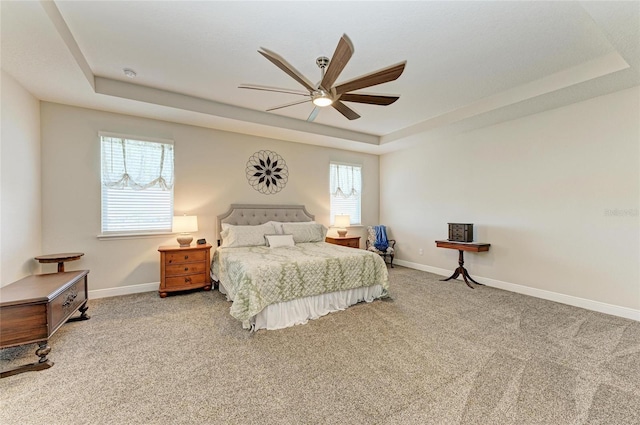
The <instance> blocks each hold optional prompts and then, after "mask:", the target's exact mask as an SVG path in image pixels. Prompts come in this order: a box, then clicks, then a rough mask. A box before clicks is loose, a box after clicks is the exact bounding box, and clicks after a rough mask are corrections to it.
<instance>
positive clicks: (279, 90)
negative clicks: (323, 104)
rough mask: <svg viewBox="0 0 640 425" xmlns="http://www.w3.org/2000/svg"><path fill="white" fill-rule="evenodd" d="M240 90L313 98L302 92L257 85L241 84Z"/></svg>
mask: <svg viewBox="0 0 640 425" xmlns="http://www.w3.org/2000/svg"><path fill="white" fill-rule="evenodd" d="M238 88H239V89H251V90H263V91H273V92H278V93H288V94H297V95H300V96H311V95H310V94H309V92H306V91H302V90H290V89H282V88H280V87H269V86H260V85H257V84H240V85H239V86H238Z"/></svg>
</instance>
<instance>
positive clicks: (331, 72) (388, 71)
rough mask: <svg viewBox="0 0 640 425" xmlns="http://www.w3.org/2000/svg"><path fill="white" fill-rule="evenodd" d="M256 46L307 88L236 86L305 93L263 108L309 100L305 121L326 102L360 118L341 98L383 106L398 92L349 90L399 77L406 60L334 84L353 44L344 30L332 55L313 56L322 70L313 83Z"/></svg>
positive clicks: (262, 53) (283, 106)
mask: <svg viewBox="0 0 640 425" xmlns="http://www.w3.org/2000/svg"><path fill="white" fill-rule="evenodd" d="M260 49H261V50H258V53H260V54H261V55H262V56H264V57H265V58H267V59H268V60H269V61H271V62H272V63H273V64H274V65H275V66H277V67H278V68H280V69H281V70H283V71H284V72H286V73H287V75H289V76H290V77H291V78H293V79H294V80H296V81H297V82H298V83H300V84H301V85H302V86H304V88H305V89H307V91H306V92H305V91H302V90H290V89H286V88H278V87H269V86H260V85H255V84H241V85H240V86H238V88H241V89H251V90H263V91H271V92H278V93H288V94H294V95H298V96H304V97H306V99H304V100H298V101H295V102H291V103H287V104H285V105H280V106H275V107H273V108H269V109H267V111H274V110H276V109H281V108H286V107H289V106H293V105H299V104H301V103H306V102H312V103H313V104H314V108H313V110H312V111H311V114H310V115H309V118H307V121H309V122H311V121H313V120H314V119H315V118H316V116H317V115H318V112H320V108H323V107H326V106H329V105H331V106H333V108H335V109H336V110H337V111H338V112H340V113H341V114H342V115H344V116H345V117H346V118H348V119H350V120H355V119H358V118H360V115H358V113H356V112H355V111H354V110H353V109H351V108H349V107H348V106H347V105H345V104H344V103H343V102H356V103H366V104H369V105H381V106H386V105H391V104H392V103H393V102H395V101H396V100H398V99H399V98H400V96H387V95H378V94H367V93H351V92H353V91H355V90H360V89H363V88H366V87H371V86H377V85H378V84H382V83H388V82H389V81H394V80H395V79H397V78H398V77H400V75H402V72H403V71H404V67H405V65H406V63H407V61H404V62H400V63H398V64H395V65H391V66H389V67H386V68H383V69H380V70H378V71H374V72H371V73H369V74H365V75H362V76H360V77H357V78H354V79H352V80H349V81H345V82H344V83H341V84H338V85H335V86H334V83H335V82H336V80H337V79H338V76H340V73H341V72H342V70H343V69H344V67H345V66H346V65H347V62H349V59H351V56H352V55H353V44H352V43H351V40H349V37H347V35H346V34H343V35H342V37H341V38H340V41H339V42H338V46H337V47H336V51H335V52H334V53H333V57H332V58H331V60H329V58H327V57H325V56H321V57H319V58H318V59H316V64H317V65H318V67H319V68H320V70H321V73H322V78H321V80H320V82H319V83H317V84H313V83H312V82H311V81H309V80H308V79H306V78H305V77H304V76H303V75H302V74H301V73H300V72H299V71H298V70H296V69H295V68H294V67H293V66H292V65H291V64H289V63H288V62H287V61H286V60H285V59H284V58H282V57H281V56H279V55H278V54H277V53H274V52H272V51H270V50H267V49H265V48H264V47H261V48H260Z"/></svg>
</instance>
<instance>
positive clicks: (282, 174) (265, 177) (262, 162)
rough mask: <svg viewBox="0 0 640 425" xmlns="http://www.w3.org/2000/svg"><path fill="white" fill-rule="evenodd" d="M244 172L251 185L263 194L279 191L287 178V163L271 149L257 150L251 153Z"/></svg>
mask: <svg viewBox="0 0 640 425" xmlns="http://www.w3.org/2000/svg"><path fill="white" fill-rule="evenodd" d="M246 173H247V180H248V181H249V184H250V185H251V187H253V188H254V189H255V190H257V191H258V192H260V193H263V194H265V195H273V194H275V193H278V192H280V191H281V190H282V189H284V187H285V186H286V185H287V181H288V180H289V168H287V163H286V162H285V161H284V159H283V158H282V157H281V156H280V155H278V154H277V153H275V152H273V151H259V152H256V153H254V154H253V155H251V157H250V158H249V161H247V168H246Z"/></svg>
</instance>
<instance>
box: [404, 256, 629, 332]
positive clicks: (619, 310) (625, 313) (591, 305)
mask: <svg viewBox="0 0 640 425" xmlns="http://www.w3.org/2000/svg"><path fill="white" fill-rule="evenodd" d="M394 263H395V264H397V265H399V266H404V267H409V268H411V269H416V270H422V271H425V272H429V273H433V274H437V275H440V276H450V275H451V274H452V271H451V270H446V269H441V268H439V267H431V266H425V265H424V264H418V263H412V262H410V261H404V260H394ZM473 279H474V280H477V281H478V282H480V283H482V284H484V285H487V286H491V287H493V288H498V289H504V290H505V291H511V292H516V293H518V294H524V295H529V296H532V297H536V298H542V299H544V300H549V301H555V302H559V303H562V304H568V305H572V306H574V307H581V308H585V309H587V310H592V311H597V312H600V313H605V314H611V315H612V316H618V317H624V318H626V319H631V320H636V321H639V322H640V310H635V309H633V308H628V307H622V306H617V305H613V304H607V303H603V302H600V301H593V300H588V299H586V298H580V297H574V296H572V295H565V294H560V293H558V292H552V291H547V290H544V289H537V288H532V287H530V286H523V285H518V284H515V283H509V282H503V281H500V280H495V279H490V278H486V277H477V276H475V275H474V276H473ZM458 280H462V279H461V278H459V279H458Z"/></svg>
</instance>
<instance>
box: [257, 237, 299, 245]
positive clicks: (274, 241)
mask: <svg viewBox="0 0 640 425" xmlns="http://www.w3.org/2000/svg"><path fill="white" fill-rule="evenodd" d="M264 238H265V239H266V240H267V246H268V247H270V248H278V247H279V246H295V243H294V242H293V235H264Z"/></svg>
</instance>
